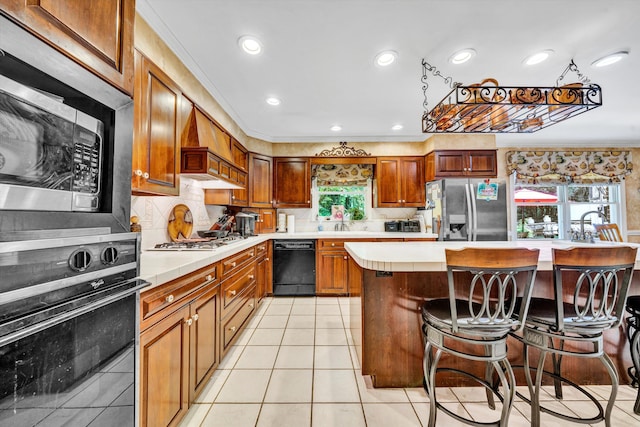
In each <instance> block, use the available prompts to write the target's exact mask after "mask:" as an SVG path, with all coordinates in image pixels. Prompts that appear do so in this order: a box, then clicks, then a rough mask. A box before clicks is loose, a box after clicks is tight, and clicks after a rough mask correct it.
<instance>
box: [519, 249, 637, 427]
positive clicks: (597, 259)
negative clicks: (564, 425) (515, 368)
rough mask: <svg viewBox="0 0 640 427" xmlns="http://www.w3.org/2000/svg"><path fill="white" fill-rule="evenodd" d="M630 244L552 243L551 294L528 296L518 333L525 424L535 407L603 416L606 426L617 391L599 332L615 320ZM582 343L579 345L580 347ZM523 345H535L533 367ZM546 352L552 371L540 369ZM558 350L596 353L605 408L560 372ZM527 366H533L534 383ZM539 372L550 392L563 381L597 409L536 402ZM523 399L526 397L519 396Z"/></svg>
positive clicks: (536, 413) (534, 416)
mask: <svg viewBox="0 0 640 427" xmlns="http://www.w3.org/2000/svg"><path fill="white" fill-rule="evenodd" d="M636 250H637V249H636V248H631V247H628V246H612V247H607V248H602V247H575V248H568V249H553V282H554V299H544V298H532V299H531V303H530V306H529V313H528V315H527V318H526V322H525V323H526V324H525V328H524V331H523V334H522V337H518V336H516V338H519V339H521V340H522V341H523V343H524V358H525V377H526V379H527V384H528V386H529V393H530V395H531V400H530V403H531V425H532V426H535V427H537V426H539V425H540V412H541V411H542V412H545V413H548V414H551V415H554V416H556V417H559V418H561V419H565V420H570V421H574V422H581V423H593V422H598V421H602V420H604V421H605V424H606V426H607V427H610V426H611V411H612V409H613V404H614V401H615V398H616V394H617V392H618V373H617V372H616V367H615V365H614V364H613V362H612V361H611V359H610V358H609V356H608V355H607V354H606V353H605V352H604V340H603V333H604V331H605V330H607V329H611V328H617V327H618V326H620V323H621V322H622V318H623V310H624V306H625V301H626V299H627V293H628V291H629V285H630V282H631V277H632V275H633V267H634V264H635V260H636ZM563 297H564V298H563ZM580 346H582V347H580ZM529 347H535V348H537V349H539V350H540V358H539V360H538V364H537V367H536V368H530V364H529ZM547 354H551V355H552V362H553V363H552V366H553V372H548V371H544V362H545V359H546V356H547ZM564 356H574V357H581V358H598V359H599V360H600V361H601V362H602V363H603V364H604V366H605V367H606V369H607V371H608V373H609V376H610V377H611V395H610V396H609V400H608V403H607V407H606V410H605V411H603V408H602V405H601V404H600V403H599V402H598V400H597V399H596V397H595V396H593V395H591V394H590V393H589V392H588V391H587V390H586V389H584V388H583V387H581V386H580V385H578V384H576V383H575V382H572V381H571V380H569V379H568V378H565V377H563V376H562V372H561V362H562V357H564ZM531 370H534V371H535V372H536V378H535V383H534V382H533V381H532V378H531ZM543 375H548V376H551V377H552V378H553V380H554V385H555V392H556V398H557V399H562V388H561V384H562V383H566V384H568V385H570V386H572V387H575V388H576V389H578V390H579V391H580V392H581V393H583V394H584V395H585V396H587V397H588V398H589V399H590V400H591V401H592V402H593V403H594V405H595V406H596V408H597V409H598V415H596V416H595V417H592V418H582V417H574V416H570V415H567V414H562V413H559V412H556V411H553V410H551V409H549V408H545V407H543V406H541V405H540V392H541V388H540V387H541V384H542V377H543ZM525 400H526V399H525Z"/></svg>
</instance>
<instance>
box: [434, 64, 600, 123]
mask: <svg viewBox="0 0 640 427" xmlns="http://www.w3.org/2000/svg"><path fill="white" fill-rule="evenodd" d="M569 71H572V72H575V73H576V74H577V76H578V82H576V83H569V84H564V85H562V80H563V79H564V78H565V76H566V74H567V72H569ZM429 75H432V76H435V77H440V78H442V79H443V80H444V82H445V84H447V85H449V86H450V87H451V89H452V90H451V92H449V93H448V94H447V95H446V96H445V97H444V98H443V99H442V100H441V101H440V102H439V103H438V104H437V105H436V106H435V107H433V109H431V110H429V109H428V108H427V104H428V102H427V89H428V87H429V84H428V82H427V78H428V76H429ZM422 84H423V86H422V91H423V94H424V102H423V106H424V109H425V112H424V114H423V115H422V132H424V133H532V132H536V131H539V130H540V129H544V128H546V127H549V126H551V125H554V124H556V123H559V122H562V121H564V120H566V119H568V118H569V117H573V116H576V115H578V114H582V113H584V112H585V111H589V110H591V109H594V108H597V107H600V106H601V105H602V90H601V89H600V86H598V85H597V84H593V83H590V81H589V79H588V78H587V77H586V76H584V75H583V74H582V73H580V71H579V70H578V67H577V66H576V64H575V63H574V62H573V60H572V61H571V62H570V63H569V65H568V66H567V68H566V69H565V70H564V72H563V73H562V74H561V75H560V77H558V80H556V86H554V87H539V86H500V85H499V84H498V82H497V81H496V80H495V79H485V80H483V81H482V82H480V83H476V84H472V85H469V86H464V85H462V83H458V82H454V81H453V80H452V78H451V77H445V76H443V75H442V74H441V73H440V71H439V70H437V69H436V67H434V66H432V65H430V64H429V63H427V62H426V61H425V60H424V59H423V60H422Z"/></svg>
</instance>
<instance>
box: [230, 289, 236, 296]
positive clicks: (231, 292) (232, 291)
mask: <svg viewBox="0 0 640 427" xmlns="http://www.w3.org/2000/svg"><path fill="white" fill-rule="evenodd" d="M236 293H237V291H236V290H235V289H233V290H231V291H229V295H231V296H234V295H235V294H236Z"/></svg>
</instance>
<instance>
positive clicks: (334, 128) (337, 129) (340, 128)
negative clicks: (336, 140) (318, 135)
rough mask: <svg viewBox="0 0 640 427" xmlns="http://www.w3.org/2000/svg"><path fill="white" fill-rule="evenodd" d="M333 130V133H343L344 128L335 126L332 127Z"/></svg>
mask: <svg viewBox="0 0 640 427" xmlns="http://www.w3.org/2000/svg"><path fill="white" fill-rule="evenodd" d="M331 130H332V131H334V132H338V131H341V130H342V126H340V125H333V126H331Z"/></svg>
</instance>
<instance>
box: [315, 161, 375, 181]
mask: <svg viewBox="0 0 640 427" xmlns="http://www.w3.org/2000/svg"><path fill="white" fill-rule="evenodd" d="M311 176H312V178H314V179H316V180H317V181H316V184H317V185H332V186H347V185H366V184H367V180H368V179H372V178H373V165H361V164H344V165H313V169H312V172H311Z"/></svg>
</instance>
